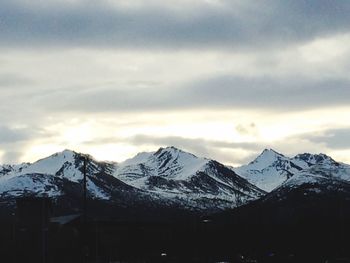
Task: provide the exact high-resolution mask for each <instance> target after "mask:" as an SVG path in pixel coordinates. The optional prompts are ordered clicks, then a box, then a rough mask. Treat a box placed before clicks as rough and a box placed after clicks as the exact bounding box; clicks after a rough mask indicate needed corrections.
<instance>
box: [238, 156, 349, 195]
mask: <svg viewBox="0 0 350 263" xmlns="http://www.w3.org/2000/svg"><path fill="white" fill-rule="evenodd" d="M233 170H234V171H235V172H236V173H237V174H239V175H240V176H242V177H244V178H246V179H247V180H248V181H249V182H250V183H252V184H254V185H256V186H257V187H259V188H261V189H263V190H265V191H267V192H271V191H272V190H273V189H275V188H277V187H278V186H280V185H281V184H283V183H284V182H286V181H287V180H288V179H289V178H292V177H294V175H297V174H299V173H301V172H302V173H304V172H307V173H309V174H313V175H327V176H328V177H332V178H335V179H343V180H349V181H350V166H349V165H346V164H342V163H338V162H336V161H334V160H333V159H332V158H331V157H329V156H327V155H325V154H310V153H304V154H298V155H296V156H295V157H293V158H289V157H286V156H284V155H282V154H280V153H277V152H275V151H274V150H271V149H269V150H267V149H265V150H264V151H263V152H262V153H261V154H260V155H259V156H258V157H257V158H256V159H255V160H254V161H252V162H251V163H249V164H247V165H243V166H241V167H238V168H233Z"/></svg>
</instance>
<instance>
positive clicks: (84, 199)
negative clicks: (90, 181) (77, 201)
mask: <svg viewBox="0 0 350 263" xmlns="http://www.w3.org/2000/svg"><path fill="white" fill-rule="evenodd" d="M83 160H84V164H83V174H84V177H83V217H84V218H83V220H84V224H86V222H87V180H86V166H87V157H86V156H84V157H83Z"/></svg>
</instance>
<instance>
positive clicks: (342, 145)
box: [304, 128, 350, 150]
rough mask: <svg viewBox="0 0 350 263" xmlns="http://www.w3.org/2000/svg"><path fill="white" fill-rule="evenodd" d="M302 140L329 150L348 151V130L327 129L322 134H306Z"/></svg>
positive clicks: (349, 146) (349, 133)
mask: <svg viewBox="0 0 350 263" xmlns="http://www.w3.org/2000/svg"><path fill="white" fill-rule="evenodd" d="M304 138H305V139H307V140H309V141H311V142H314V143H323V144H325V145H326V146H327V147H328V148H330V149H336V150H347V149H350V128H340V129H329V130H326V131H325V132H323V133H322V134H306V135H304Z"/></svg>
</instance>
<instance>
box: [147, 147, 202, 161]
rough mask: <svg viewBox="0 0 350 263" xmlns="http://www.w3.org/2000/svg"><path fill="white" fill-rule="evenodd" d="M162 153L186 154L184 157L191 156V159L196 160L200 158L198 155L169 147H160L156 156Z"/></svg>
mask: <svg viewBox="0 0 350 263" xmlns="http://www.w3.org/2000/svg"><path fill="white" fill-rule="evenodd" d="M162 153H170V154H184V155H190V156H191V157H194V158H198V157H197V156H196V155H194V154H192V153H190V152H186V151H184V150H182V149H179V148H177V147H175V146H167V147H164V148H163V147H160V148H159V149H158V150H157V151H156V152H155V153H154V155H160V154H162Z"/></svg>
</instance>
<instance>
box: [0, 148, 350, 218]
mask: <svg viewBox="0 0 350 263" xmlns="http://www.w3.org/2000/svg"><path fill="white" fill-rule="evenodd" d="M84 158H86V159H87V166H86V168H87V169H86V170H87V190H88V196H89V199H90V200H94V201H95V202H100V203H104V204H113V206H114V207H124V208H136V207H137V208H143V209H145V208H147V207H157V208H162V207H163V208H164V207H165V208H170V209H172V208H176V209H180V210H187V211H197V212H205V213H213V212H218V211H224V210H227V209H233V208H236V207H240V206H242V205H245V204H249V203H251V202H253V201H254V202H257V201H259V202H263V201H264V202H268V200H270V201H271V200H274V202H277V201H278V200H283V199H286V198H288V196H289V194H290V193H291V192H295V191H301V192H302V195H317V196H321V195H323V194H327V193H329V192H330V191H332V189H333V190H334V191H337V192H338V193H340V192H341V193H342V194H344V195H345V196H346V198H349V197H350V187H349V186H350V165H347V164H344V163H340V162H337V161H335V160H333V159H332V158H331V157H329V156H327V155H325V154H309V153H304V154H298V155H296V156H294V157H287V156H284V155H282V154H280V153H278V152H276V151H274V150H272V149H265V150H264V151H263V152H262V153H261V154H260V155H259V156H258V157H257V158H256V159H255V160H253V161H252V162H250V163H249V164H247V165H243V166H241V167H234V168H233V167H230V166H226V165H224V164H221V163H219V162H217V161H215V160H212V159H207V158H201V157H197V156H195V155H193V154H191V153H188V152H185V151H182V150H180V149H177V148H175V147H166V148H160V149H159V150H157V151H155V152H143V153H139V154H137V155H136V156H135V157H133V158H131V159H128V160H126V161H124V162H121V163H114V162H101V161H97V160H95V159H94V158H93V157H92V156H89V155H86V154H81V153H77V152H74V151H71V150H65V151H63V152H59V153H56V154H53V155H51V156H49V157H47V158H44V159H41V160H38V161H36V162H34V163H23V164H19V165H0V201H1V203H2V204H4V203H6V204H11V203H12V204H13V202H14V199H15V198H17V197H23V196H49V197H51V198H53V199H54V200H56V203H61V205H62V206H69V209H68V210H70V211H71V210H72V211H79V209H80V202H81V199H82V192H83V189H82V179H83V165H84Z"/></svg>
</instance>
